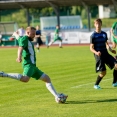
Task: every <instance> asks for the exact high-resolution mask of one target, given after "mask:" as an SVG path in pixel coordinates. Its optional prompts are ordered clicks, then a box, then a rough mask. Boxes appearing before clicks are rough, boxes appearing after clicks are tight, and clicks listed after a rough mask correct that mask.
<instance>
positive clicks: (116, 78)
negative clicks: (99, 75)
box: [113, 69, 117, 83]
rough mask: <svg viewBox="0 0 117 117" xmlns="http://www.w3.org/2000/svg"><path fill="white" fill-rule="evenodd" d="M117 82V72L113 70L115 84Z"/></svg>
mask: <svg viewBox="0 0 117 117" xmlns="http://www.w3.org/2000/svg"><path fill="white" fill-rule="evenodd" d="M116 82H117V70H115V69H114V70H113V83H116Z"/></svg>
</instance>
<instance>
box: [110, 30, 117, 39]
mask: <svg viewBox="0 0 117 117" xmlns="http://www.w3.org/2000/svg"><path fill="white" fill-rule="evenodd" d="M111 34H112V36H114V37H115V38H116V39H117V36H116V35H114V29H113V28H111Z"/></svg>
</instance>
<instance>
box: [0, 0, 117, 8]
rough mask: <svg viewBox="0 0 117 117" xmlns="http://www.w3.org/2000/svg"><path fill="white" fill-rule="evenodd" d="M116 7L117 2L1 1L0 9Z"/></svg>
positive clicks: (82, 0)
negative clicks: (84, 6)
mask: <svg viewBox="0 0 117 117" xmlns="http://www.w3.org/2000/svg"><path fill="white" fill-rule="evenodd" d="M83 4H85V5H87V6H91V5H112V4H113V5H116V4H117V0H0V9H19V8H39V7H50V6H51V5H55V6H58V7H60V6H80V5H83Z"/></svg>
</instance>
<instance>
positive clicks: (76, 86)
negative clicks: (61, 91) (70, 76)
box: [71, 78, 112, 88]
mask: <svg viewBox="0 0 117 117" xmlns="http://www.w3.org/2000/svg"><path fill="white" fill-rule="evenodd" d="M110 79H112V78H109V79H106V80H103V81H102V82H106V81H108V80H110ZM90 84H94V82H92V83H87V84H82V85H77V86H73V87H71V88H79V87H82V86H86V85H90Z"/></svg>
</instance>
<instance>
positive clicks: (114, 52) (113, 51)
mask: <svg viewBox="0 0 117 117" xmlns="http://www.w3.org/2000/svg"><path fill="white" fill-rule="evenodd" d="M106 48H107V49H108V50H109V51H110V52H112V53H113V54H116V51H115V50H113V49H112V48H111V47H110V46H109V43H108V42H106Z"/></svg>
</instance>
